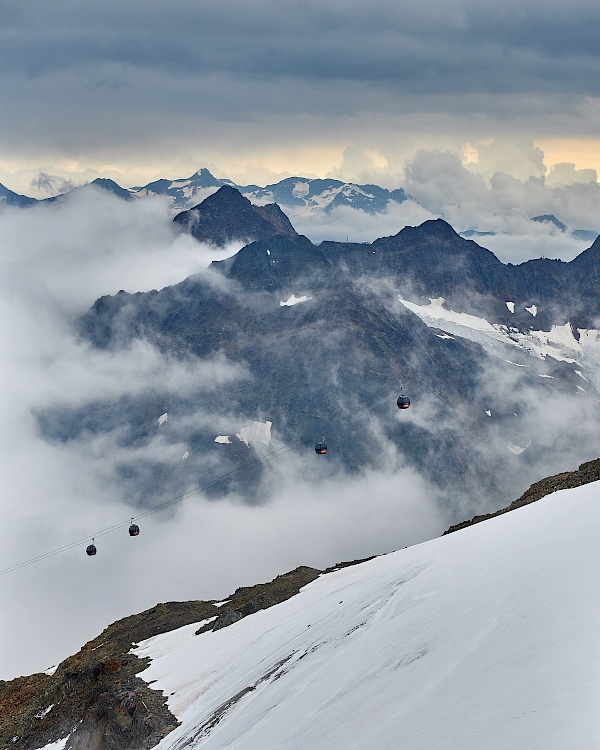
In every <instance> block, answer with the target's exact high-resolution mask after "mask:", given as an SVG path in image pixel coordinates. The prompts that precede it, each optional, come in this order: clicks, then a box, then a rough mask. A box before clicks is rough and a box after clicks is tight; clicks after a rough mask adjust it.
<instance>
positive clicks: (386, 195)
mask: <svg viewBox="0 0 600 750" xmlns="http://www.w3.org/2000/svg"><path fill="white" fill-rule="evenodd" d="M89 184H90V185H91V186H92V187H94V188H97V189H100V190H105V191H107V192H110V193H112V194H114V195H116V196H117V197H119V198H122V199H124V200H130V199H131V198H144V197H148V196H164V197H165V198H167V199H168V201H169V204H170V207H171V210H172V211H173V213H177V212H180V211H187V210H193V209H195V208H196V207H197V206H198V205H199V204H200V203H201V202H202V201H203V200H204V199H205V198H207V197H208V196H209V195H211V194H212V193H214V192H216V191H217V190H218V189H219V188H220V187H223V186H224V185H225V186H229V187H234V188H236V189H237V190H238V191H239V192H240V193H242V195H244V197H246V198H248V200H250V201H251V202H252V203H253V204H254V205H257V206H258V205H264V204H267V203H268V204H271V203H276V204H277V205H278V206H282V207H283V208H284V209H285V210H287V211H288V213H290V212H291V213H292V214H293V213H294V212H296V213H298V212H300V213H307V214H308V215H311V214H319V213H325V214H327V213H330V212H331V211H333V210H334V209H335V208H338V207H347V208H353V209H356V210H359V211H362V212H364V213H367V214H372V215H377V214H379V213H382V212H384V211H386V210H388V209H389V208H390V207H392V206H394V205H398V204H401V203H404V202H405V201H407V200H410V201H412V202H414V203H416V202H417V201H416V199H415V198H414V196H412V195H410V194H408V193H406V192H405V190H404V189H403V188H402V187H398V188H396V189H395V190H387V189H386V188H382V187H380V186H379V185H373V184H366V185H358V184H355V183H352V182H342V181H340V180H335V179H319V178H305V177H286V178H285V179H283V180H281V181H280V182H277V183H273V184H270V185H266V186H265V187H260V186H259V185H236V184H235V183H234V182H232V181H231V180H229V179H227V178H219V177H215V176H214V175H213V174H211V172H210V171H209V170H208V169H206V168H204V167H203V168H201V169H199V170H198V171H197V172H195V173H194V174H193V175H191V176H190V177H186V178H182V179H177V180H169V179H164V178H163V179H159V180H154V181H153V182H150V183H148V184H147V185H143V186H140V185H138V186H135V187H131V188H123V187H121V186H120V185H118V184H117V183H116V182H115V181H114V180H110V179H103V178H97V179H95V180H93V181H92V182H91V183H89ZM83 187H87V186H83ZM73 190H81V187H75V188H73ZM71 192H72V190H71ZM66 195H68V193H64V194H61V195H57V196H52V197H51V198H44V199H41V200H36V199H35V198H30V197H28V196H25V195H19V194H17V193H14V192H12V191H11V190H9V189H8V188H6V187H4V186H3V185H0V205H2V203H4V204H6V205H11V206H20V207H23V208H25V207H28V206H32V205H36V204H37V203H39V202H56V201H61V200H64V198H65V197H66ZM425 208H427V206H425ZM531 221H534V222H538V223H545V224H548V225H550V226H552V227H554V228H555V229H556V230H557V231H559V232H561V233H564V234H569V235H572V236H573V237H574V238H575V239H579V240H581V241H584V242H590V243H591V242H593V241H594V240H595V239H596V237H597V236H598V234H599V233H600V232H599V231H598V230H595V229H577V228H570V227H568V226H567V225H566V224H564V223H563V222H562V221H560V220H559V219H558V218H557V217H556V216H554V215H553V214H543V215H540V216H533V217H531ZM494 234H495V232H493V231H487V230H485V228H483V229H482V228H480V229H468V230H465V231H464V232H462V236H464V237H466V238H468V239H471V238H473V237H475V238H477V237H486V236H490V235H494Z"/></svg>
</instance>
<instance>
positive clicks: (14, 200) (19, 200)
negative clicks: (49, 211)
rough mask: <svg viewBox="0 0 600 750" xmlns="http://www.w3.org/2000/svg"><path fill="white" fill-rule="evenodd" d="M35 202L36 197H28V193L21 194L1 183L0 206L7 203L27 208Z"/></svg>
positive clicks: (7, 204)
mask: <svg viewBox="0 0 600 750" xmlns="http://www.w3.org/2000/svg"><path fill="white" fill-rule="evenodd" d="M34 203H37V201H36V199H35V198H28V197H27V196H26V195H19V194H18V193H14V192H13V191H12V190H9V189H8V188H7V187H4V185H2V184H0V206H1V205H6V206H18V207H19V208H26V207H27V206H32V205H33V204H34Z"/></svg>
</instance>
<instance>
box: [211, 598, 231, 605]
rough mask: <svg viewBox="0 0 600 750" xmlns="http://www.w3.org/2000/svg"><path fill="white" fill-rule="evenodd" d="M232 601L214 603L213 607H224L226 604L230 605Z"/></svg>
mask: <svg viewBox="0 0 600 750" xmlns="http://www.w3.org/2000/svg"><path fill="white" fill-rule="evenodd" d="M230 601H231V599H225V601H224V602H213V607H222V606H223V605H224V604H229V602H230Z"/></svg>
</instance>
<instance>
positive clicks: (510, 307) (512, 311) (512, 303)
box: [506, 302, 515, 313]
mask: <svg viewBox="0 0 600 750" xmlns="http://www.w3.org/2000/svg"><path fill="white" fill-rule="evenodd" d="M506 306H507V307H508V310H509V312H511V313H514V311H515V303H514V302H507V303H506Z"/></svg>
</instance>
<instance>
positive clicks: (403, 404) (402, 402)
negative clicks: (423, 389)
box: [396, 396, 410, 409]
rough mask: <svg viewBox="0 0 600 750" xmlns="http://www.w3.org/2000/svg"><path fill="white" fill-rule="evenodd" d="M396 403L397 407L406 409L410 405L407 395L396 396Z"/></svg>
mask: <svg viewBox="0 0 600 750" xmlns="http://www.w3.org/2000/svg"><path fill="white" fill-rule="evenodd" d="M396 403H397V404H398V408H399V409H408V407H409V406H410V399H409V398H408V396H398V400H397V401H396Z"/></svg>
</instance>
